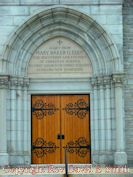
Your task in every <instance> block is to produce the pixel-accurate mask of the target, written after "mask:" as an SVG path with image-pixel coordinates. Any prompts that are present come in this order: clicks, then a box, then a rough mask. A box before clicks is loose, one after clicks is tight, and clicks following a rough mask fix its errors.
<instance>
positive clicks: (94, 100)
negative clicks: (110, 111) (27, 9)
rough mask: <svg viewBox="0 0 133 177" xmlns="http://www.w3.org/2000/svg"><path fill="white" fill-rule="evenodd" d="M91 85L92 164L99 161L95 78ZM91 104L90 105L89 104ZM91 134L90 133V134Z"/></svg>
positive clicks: (96, 86)
mask: <svg viewBox="0 0 133 177" xmlns="http://www.w3.org/2000/svg"><path fill="white" fill-rule="evenodd" d="M91 85H92V88H93V100H92V101H93V117H91V119H93V134H94V135H93V137H94V138H93V140H94V143H93V144H94V148H93V153H92V155H93V163H98V161H99V155H98V153H99V132H98V131H99V130H98V124H99V122H98V85H97V77H93V78H91ZM90 104H92V103H90ZM91 133H92V132H91Z"/></svg>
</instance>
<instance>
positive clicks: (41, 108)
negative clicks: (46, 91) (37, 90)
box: [32, 99, 59, 119]
mask: <svg viewBox="0 0 133 177" xmlns="http://www.w3.org/2000/svg"><path fill="white" fill-rule="evenodd" d="M56 110H59V109H58V108H56V107H55V105H54V104H53V103H48V104H46V103H45V102H43V100H41V99H39V100H36V102H35V104H34V105H33V107H32V112H33V114H34V115H35V116H36V118H37V119H43V118H44V117H45V116H47V115H53V114H54V113H55V112H56Z"/></svg>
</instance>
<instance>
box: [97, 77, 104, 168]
mask: <svg viewBox="0 0 133 177" xmlns="http://www.w3.org/2000/svg"><path fill="white" fill-rule="evenodd" d="M98 85H99V142H100V149H99V150H100V157H99V163H101V164H103V163H104V162H105V115H104V112H105V108H104V106H105V99H104V77H99V78H98Z"/></svg>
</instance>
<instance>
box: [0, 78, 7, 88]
mask: <svg viewBox="0 0 133 177" xmlns="http://www.w3.org/2000/svg"><path fill="white" fill-rule="evenodd" d="M8 86H9V75H0V88H1V89H2V88H8Z"/></svg>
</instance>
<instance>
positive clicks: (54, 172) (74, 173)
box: [0, 164, 133, 177]
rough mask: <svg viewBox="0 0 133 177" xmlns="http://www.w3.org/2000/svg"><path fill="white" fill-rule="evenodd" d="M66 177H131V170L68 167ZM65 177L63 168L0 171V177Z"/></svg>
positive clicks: (123, 168) (56, 166)
mask: <svg viewBox="0 0 133 177" xmlns="http://www.w3.org/2000/svg"><path fill="white" fill-rule="evenodd" d="M68 170H69V176H68V177H99V176H101V177H110V176H111V177H133V169H132V168H127V167H118V168H116V167H110V166H109V167H108V166H105V165H104V166H103V165H95V167H92V165H90V166H89V164H88V165H82V164H79V165H77V164H76V165H73V164H71V165H69V166H68ZM16 175H21V176H22V177H33V176H34V177H65V166H64V165H63V164H62V165H58V164H57V165H49V166H41V167H40V166H39V167H38V166H33V167H10V168H3V169H1V170H0V177H16Z"/></svg>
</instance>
